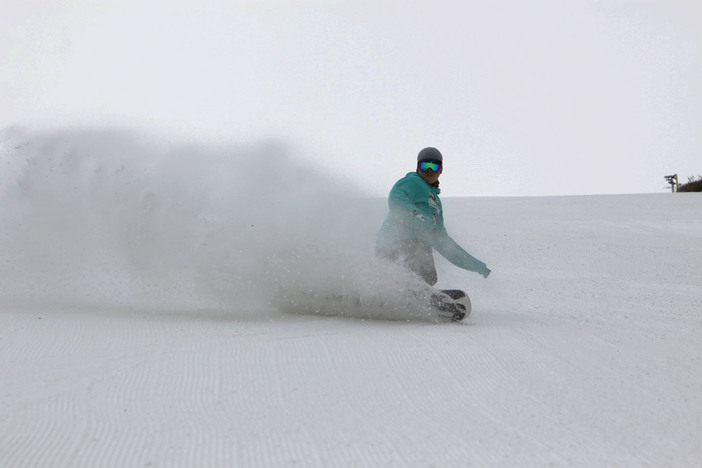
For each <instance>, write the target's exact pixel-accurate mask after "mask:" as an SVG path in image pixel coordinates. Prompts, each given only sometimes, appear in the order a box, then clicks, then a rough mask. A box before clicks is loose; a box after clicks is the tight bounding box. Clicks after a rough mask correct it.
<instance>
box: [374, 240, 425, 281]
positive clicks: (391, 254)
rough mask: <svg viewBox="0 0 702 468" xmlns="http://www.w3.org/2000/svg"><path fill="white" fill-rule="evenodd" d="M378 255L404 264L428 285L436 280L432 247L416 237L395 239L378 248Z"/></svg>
mask: <svg viewBox="0 0 702 468" xmlns="http://www.w3.org/2000/svg"><path fill="white" fill-rule="evenodd" d="M378 256H379V257H381V258H384V259H386V260H390V261H392V262H395V263H398V264H400V265H402V266H404V267H405V268H407V269H408V270H410V271H412V272H413V273H414V274H416V275H417V276H419V277H420V278H421V279H422V280H424V282H426V283H427V284H428V285H429V286H434V285H435V284H436V282H437V281H438V277H437V274H436V266H435V264H434V255H433V252H432V247H431V245H429V244H428V243H427V242H424V241H420V240H418V239H407V240H402V241H397V242H394V243H393V244H391V245H389V246H387V247H385V248H383V249H380V250H379V251H378Z"/></svg>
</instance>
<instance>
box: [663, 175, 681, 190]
mask: <svg viewBox="0 0 702 468" xmlns="http://www.w3.org/2000/svg"><path fill="white" fill-rule="evenodd" d="M665 180H667V181H668V183H669V184H670V190H671V191H672V192H673V193H675V192H677V191H678V175H677V174H673V175H667V176H665Z"/></svg>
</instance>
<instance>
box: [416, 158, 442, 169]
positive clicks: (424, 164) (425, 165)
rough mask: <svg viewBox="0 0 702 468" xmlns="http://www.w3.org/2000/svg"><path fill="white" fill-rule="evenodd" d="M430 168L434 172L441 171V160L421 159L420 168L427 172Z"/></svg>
mask: <svg viewBox="0 0 702 468" xmlns="http://www.w3.org/2000/svg"><path fill="white" fill-rule="evenodd" d="M429 169H431V170H432V171H434V172H439V169H441V162H439V161H430V160H427V161H419V170H420V171H422V172H426V171H428V170H429Z"/></svg>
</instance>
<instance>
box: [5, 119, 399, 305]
mask: <svg viewBox="0 0 702 468" xmlns="http://www.w3.org/2000/svg"><path fill="white" fill-rule="evenodd" d="M0 164H2V166H3V168H4V170H3V173H2V176H1V179H0V197H2V205H3V209H2V214H1V215H0V228H1V229H2V231H1V232H0V242H1V245H2V251H3V254H2V255H3V262H2V266H1V267H0V278H1V280H2V285H1V286H0V297H1V298H2V299H3V300H5V301H8V300H13V301H38V302H42V303H53V302H58V303H63V304H75V305H81V306H91V307H92V306H104V307H125V306H127V307H133V308H152V309H166V310H176V309H177V310H181V309H183V310H192V309H212V308H214V309H223V310H228V311H231V312H232V313H233V314H241V313H250V312H255V313H258V312H259V311H265V310H273V309H276V308H277V309H284V310H288V311H293V312H320V313H327V312H328V311H325V310H323V309H324V307H322V306H319V305H318V302H319V300H320V298H325V299H328V298H329V297H331V296H330V295H332V293H344V292H353V293H355V294H356V302H355V304H356V306H354V307H356V308H355V309H353V310H354V311H355V312H348V310H351V309H348V308H344V307H343V304H342V305H341V306H340V307H339V308H338V312H339V313H344V311H345V310H346V311H347V312H346V313H347V314H350V315H359V314H360V315H369V312H368V310H359V309H358V304H359V300H358V297H357V296H358V294H359V291H362V290H364V289H367V288H368V287H372V285H375V289H376V291H380V290H387V288H388V287H391V285H392V284H394V283H389V282H388V281H389V280H388V278H389V277H391V276H392V274H389V273H388V271H384V272H383V271H381V270H383V269H384V268H388V267H387V266H385V265H377V264H376V263H375V262H374V260H373V258H372V257H373V242H374V236H375V232H376V231H377V228H378V226H379V225H380V222H381V221H382V216H383V215H384V210H385V204H384V202H383V201H381V200H372V199H368V198H364V197H363V196H362V195H361V194H359V193H357V192H356V191H355V190H353V189H351V188H344V187H345V185H344V184H343V183H340V181H338V180H334V179H333V178H331V177H329V176H326V175H324V174H322V173H321V172H320V171H318V170H316V169H315V168H314V165H313V164H311V163H310V164H307V163H305V161H304V159H303V158H301V157H299V156H296V155H295V153H294V152H293V151H292V150H290V149H289V148H286V147H285V146H284V145H282V144H280V143H276V142H261V143H258V144H251V145H246V146H244V145H241V146H236V145H229V146H226V145H225V146H218V147H212V146H207V145H203V144H194V143H191V144H173V143H171V142H166V141H164V140H159V139H156V138H153V137H147V136H145V135H142V134H137V133H134V132H130V131H122V130H85V129H82V130H61V131H54V132H43V133H42V132H31V131H27V130H23V129H16V128H11V129H6V130H4V131H2V133H1V134H0ZM369 262H371V263H370V264H369ZM397 280H398V281H410V282H411V281H412V280H411V279H405V278H402V279H399V278H398V279H397ZM383 281H385V282H384V283H383ZM393 281H395V280H394V279H393ZM310 297H312V298H313V300H312V301H310V299H309V298H310ZM348 297H349V296H348V295H347V296H345V298H348ZM374 304H375V305H377V303H374ZM337 305H339V304H337ZM375 305H373V307H375ZM367 307H368V306H366V309H367Z"/></svg>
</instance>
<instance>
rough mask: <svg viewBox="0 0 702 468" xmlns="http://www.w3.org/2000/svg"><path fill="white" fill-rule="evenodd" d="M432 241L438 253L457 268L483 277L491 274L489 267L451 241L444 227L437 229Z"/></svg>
mask: <svg viewBox="0 0 702 468" xmlns="http://www.w3.org/2000/svg"><path fill="white" fill-rule="evenodd" d="M431 239H432V241H431V244H432V246H433V247H434V248H435V249H436V250H437V252H439V253H440V254H441V255H442V256H443V257H444V258H446V260H448V261H449V262H451V263H453V264H454V265H456V266H457V267H459V268H463V269H464V270H469V271H474V272H476V273H480V274H481V275H484V274H485V273H489V270H488V267H487V265H485V263H483V262H481V261H480V260H478V259H477V258H475V257H473V256H472V255H471V254H469V253H468V252H466V251H465V250H464V249H463V248H462V247H461V246H460V245H458V244H457V243H456V241H454V240H453V239H451V237H450V236H449V235H448V232H446V228H444V227H443V226H442V227H439V228H437V230H436V231H435V232H434V234H433V235H432V238H431Z"/></svg>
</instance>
